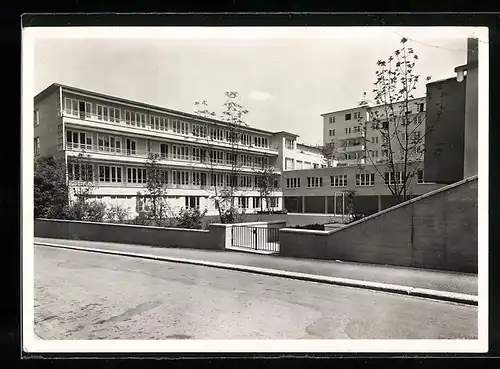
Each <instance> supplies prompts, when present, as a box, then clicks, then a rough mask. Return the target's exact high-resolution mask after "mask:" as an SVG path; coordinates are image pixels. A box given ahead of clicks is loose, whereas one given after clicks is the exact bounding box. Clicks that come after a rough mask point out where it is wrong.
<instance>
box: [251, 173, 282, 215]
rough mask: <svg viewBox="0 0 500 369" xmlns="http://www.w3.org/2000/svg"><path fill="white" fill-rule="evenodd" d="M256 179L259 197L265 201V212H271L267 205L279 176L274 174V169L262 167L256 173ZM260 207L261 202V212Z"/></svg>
mask: <svg viewBox="0 0 500 369" xmlns="http://www.w3.org/2000/svg"><path fill="white" fill-rule="evenodd" d="M256 179H257V186H258V188H259V194H260V197H261V198H264V199H266V204H267V210H268V211H271V208H270V207H269V204H270V202H271V196H272V194H273V191H274V190H275V189H277V184H278V181H279V175H278V174H277V173H276V171H275V169H274V167H272V166H269V165H262V167H261V169H260V170H259V171H258V172H257V175H256ZM262 206H263V204H262V201H261V203H260V210H261V211H262V210H263V209H262Z"/></svg>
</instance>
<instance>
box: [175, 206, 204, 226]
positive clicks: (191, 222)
mask: <svg viewBox="0 0 500 369" xmlns="http://www.w3.org/2000/svg"><path fill="white" fill-rule="evenodd" d="M206 213H207V210H206V209H205V210H204V211H203V212H200V209H184V208H183V209H181V211H180V213H179V215H177V216H176V217H175V220H176V226H177V228H189V229H202V228H203V217H204V216H205V214H206Z"/></svg>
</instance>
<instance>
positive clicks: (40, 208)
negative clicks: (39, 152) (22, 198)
mask: <svg viewBox="0 0 500 369" xmlns="http://www.w3.org/2000/svg"><path fill="white" fill-rule="evenodd" d="M33 189H34V193H33V195H34V216H35V218H62V217H64V211H65V208H66V207H67V205H68V199H69V189H68V185H67V183H66V167H65V163H64V158H57V159H56V158H54V157H53V156H42V157H40V158H38V159H37V160H35V167H34V188H33Z"/></svg>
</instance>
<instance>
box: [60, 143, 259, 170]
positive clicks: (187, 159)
mask: <svg viewBox="0 0 500 369" xmlns="http://www.w3.org/2000/svg"><path fill="white" fill-rule="evenodd" d="M66 149H67V150H68V151H72V152H75V153H82V154H83V155H86V154H102V155H109V156H112V157H120V158H139V159H147V158H148V157H149V154H150V153H154V154H158V155H159V156H158V159H159V160H160V163H161V161H173V162H184V163H191V164H203V165H206V166H207V168H209V167H211V166H212V165H213V166H222V167H228V168H232V167H233V163H232V162H230V161H226V160H222V161H218V160H215V161H213V162H212V163H211V162H210V159H209V158H208V157H207V158H206V159H202V158H201V157H198V156H195V155H192V154H189V155H188V156H185V155H176V154H173V153H168V154H164V153H159V152H153V151H151V152H148V151H141V150H134V149H124V148H116V147H105V146H96V145H86V144H73V143H70V142H67V143H66ZM236 165H237V166H238V169H249V170H260V169H262V163H248V162H244V163H243V162H240V161H238V162H237V163H236Z"/></svg>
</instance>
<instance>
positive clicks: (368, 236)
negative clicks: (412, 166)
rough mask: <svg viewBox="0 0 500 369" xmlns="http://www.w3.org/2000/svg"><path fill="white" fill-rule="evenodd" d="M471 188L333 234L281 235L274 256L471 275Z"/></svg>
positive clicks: (466, 184) (461, 186) (474, 219)
mask: <svg viewBox="0 0 500 369" xmlns="http://www.w3.org/2000/svg"><path fill="white" fill-rule="evenodd" d="M477 183H478V180H477V176H475V177H472V178H469V179H466V180H463V181H460V182H457V183H455V184H452V185H449V186H446V187H442V188H440V189H438V190H435V191H432V192H429V193H427V194H425V195H422V196H420V197H417V198H415V199H412V200H410V201H407V202H405V203H403V204H399V205H396V206H394V207H392V208H389V209H386V210H384V211H381V212H379V213H377V214H374V215H371V216H369V217H366V218H364V219H361V220H359V221H357V222H354V223H351V224H348V225H346V226H345V227H341V228H339V229H337V230H332V231H311V230H301V229H283V230H281V231H280V255H283V256H292V257H304V258H313V259H329V260H345V261H354V262H364V263H376V264H390V265H399V266H409V267H418V268H430V269H442V270H451V271H458V272H470V273H477V255H478V239H477V229H478V208H477V206H478V193H477ZM395 278H396V277H395Z"/></svg>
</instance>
